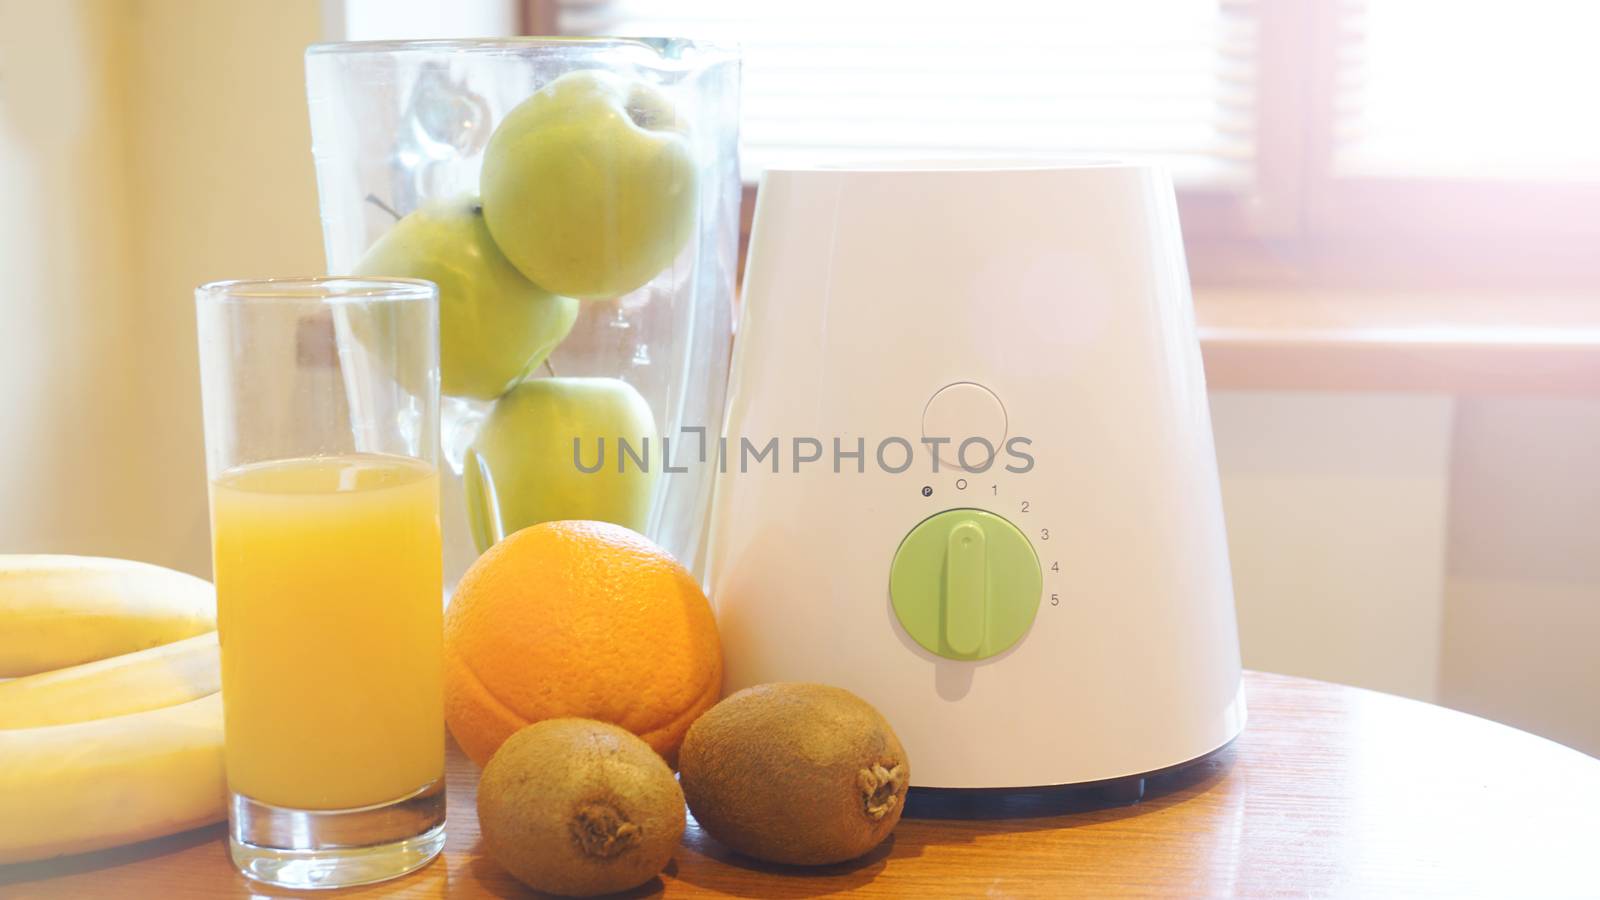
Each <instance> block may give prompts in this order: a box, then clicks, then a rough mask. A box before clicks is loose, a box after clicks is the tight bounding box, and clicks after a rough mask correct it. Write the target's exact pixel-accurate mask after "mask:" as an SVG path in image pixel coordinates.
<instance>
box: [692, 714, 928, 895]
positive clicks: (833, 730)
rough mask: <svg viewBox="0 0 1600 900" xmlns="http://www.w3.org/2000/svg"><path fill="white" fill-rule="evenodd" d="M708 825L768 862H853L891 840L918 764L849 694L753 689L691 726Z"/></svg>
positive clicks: (695, 794) (695, 801)
mask: <svg viewBox="0 0 1600 900" xmlns="http://www.w3.org/2000/svg"><path fill="white" fill-rule="evenodd" d="M678 774H679V777H680V780H681V781H682V784H683V793H684V797H685V798H686V799H687V800H688V803H689V809H690V811H692V812H693V813H694V817H695V819H696V821H698V822H699V823H700V826H701V827H702V828H704V829H705V830H706V831H707V832H708V833H709V834H710V835H711V836H712V837H714V838H716V839H717V840H718V841H720V842H721V843H722V844H724V845H726V846H727V847H729V848H730V849H732V850H735V851H737V852H739V853H742V854H744V855H745V856H749V857H752V858H754V859H759V860H763V861H765V862H774V863H784V864H787V865H801V866H815V865H828V864H831V863H839V862H845V861H847V860H851V859H855V858H856V857H858V856H861V855H862V854H864V853H866V852H867V851H869V850H871V849H872V848H873V847H876V846H877V845H878V844H879V843H881V842H882V841H883V839H884V838H886V837H888V836H889V832H891V831H893V830H894V827H895V825H896V824H898V823H899V821H900V813H901V812H902V811H903V810H904V808H905V796H906V788H907V785H908V783H909V781H910V777H911V764H910V761H909V760H908V759H907V758H906V752H905V748H904V747H902V746H901V745H900V739H899V738H898V737H896V736H895V733H894V730H893V729H892V728H890V727H889V723H888V722H887V721H885V720H884V718H883V716H882V715H880V714H879V713H878V711H877V710H875V709H873V708H872V706H871V705H870V704H868V703H867V702H866V701H865V700H862V699H861V698H860V697H857V696H856V695H854V694H852V693H850V692H849V691H846V690H843V689H841V688H836V687H829V686H827V685H821V684H809V683H802V682H784V683H777V684H763V685H757V686H755V687H751V688H746V689H744V690H742V691H739V692H738V693H735V694H733V695H731V696H729V697H728V698H727V699H725V700H723V701H722V702H721V703H719V704H717V705H716V706H714V707H712V708H711V709H710V710H709V711H707V712H706V713H705V714H704V715H702V716H701V717H700V718H699V719H697V720H695V723H694V724H693V725H691V726H690V727H689V733H688V735H687V736H686V737H685V738H684V741H683V747H682V749H681V750H679V752H678Z"/></svg>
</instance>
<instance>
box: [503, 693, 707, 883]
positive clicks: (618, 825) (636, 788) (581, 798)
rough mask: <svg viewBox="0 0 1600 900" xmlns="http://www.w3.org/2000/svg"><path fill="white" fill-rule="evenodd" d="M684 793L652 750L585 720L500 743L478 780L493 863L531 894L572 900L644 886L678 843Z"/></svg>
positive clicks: (533, 728) (548, 723)
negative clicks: (536, 891) (573, 898)
mask: <svg viewBox="0 0 1600 900" xmlns="http://www.w3.org/2000/svg"><path fill="white" fill-rule="evenodd" d="M684 824H685V821H684V811H683V791H682V789H680V788H679V787H678V782H677V780H676V779H674V778H673V777H672V770H671V769H670V768H668V767H667V764H666V762H665V761H664V760H662V758H661V757H660V756H658V755H657V754H656V752H655V751H654V750H652V749H650V745H649V744H646V743H645V742H644V741H642V740H640V739H639V738H637V737H635V736H634V735H633V734H632V733H630V732H628V731H627V730H625V729H622V728H618V727H617V726H615V725H608V724H606V723H604V722H595V721H592V720H590V719H547V720H545V721H543V722H539V723H536V724H533V725H529V726H527V727H526V728H523V729H521V730H520V731H518V732H517V733H516V734H513V735H512V736H511V737H510V738H509V739H507V740H506V742H505V743H504V744H501V745H500V749H499V750H497V751H496V752H495V754H494V756H493V757H492V758H491V759H490V760H489V764H488V765H487V766H484V769H483V775H482V776H481V777H480V778H479V781H478V825H479V827H480V828H481V829H482V831H483V842H484V844H485V846H486V847H487V849H488V851H489V855H490V856H492V857H493V858H494V860H495V861H496V862H498V863H499V864H500V865H501V866H503V867H505V869H506V871H508V872H510V873H511V874H512V875H514V876H516V878H517V880H518V881H521V882H522V883H524V884H526V885H528V886H529V887H531V888H534V889H535V890H540V891H546V892H548V893H552V894H562V895H565V896H569V897H591V896H594V895H596V894H609V893H611V892H613V891H623V890H627V889H628V888H631V887H636V886H638V885H641V884H644V883H645V882H646V881H649V880H650V879H652V878H654V877H655V876H656V875H657V874H658V873H659V872H660V871H661V869H662V868H663V867H664V866H665V865H666V864H667V861H668V860H670V859H671V858H672V854H673V851H674V850H676V849H677V846H678V842H679V841H680V840H682V839H683V828H684Z"/></svg>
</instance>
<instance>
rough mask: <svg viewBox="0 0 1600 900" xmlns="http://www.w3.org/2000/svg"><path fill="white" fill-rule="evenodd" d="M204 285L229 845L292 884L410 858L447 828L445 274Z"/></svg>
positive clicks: (330, 881)
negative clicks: (438, 282) (442, 491)
mask: <svg viewBox="0 0 1600 900" xmlns="http://www.w3.org/2000/svg"><path fill="white" fill-rule="evenodd" d="M195 303H196V308H197V315H198V324H199V335H200V364H201V387H202V394H203V399H204V403H205V431H206V468H207V472H208V474H209V476H210V480H211V539H212V558H213V567H214V578H215V581H216V587H217V606H218V630H219V632H220V635H221V639H222V699H223V707H224V719H225V734H226V744H225V751H224V753H225V757H226V762H227V773H228V791H229V794H230V805H229V815H228V821H229V826H230V834H229V838H230V849H231V851H232V856H233V861H234V863H235V865H237V866H238V867H239V870H240V871H241V872H243V873H244V874H245V875H246V876H248V877H250V878H253V879H256V880H259V881H263V882H268V883H271V884H274V885H278V886H283V887H295V888H308V887H337V886H344V885H352V884H364V883H368V882H372V881H380V880H383V879H386V878H392V877H394V876H396V875H400V874H403V873H405V872H409V871H411V870H413V869H416V868H418V867H420V866H422V865H423V864H425V863H426V862H428V860H430V859H432V858H433V857H434V856H435V855H437V854H438V852H439V849H440V848H441V847H442V846H443V843H444V814H445V795H444V741H445V738H444V712H443V699H442V697H443V673H442V654H443V651H442V646H441V643H442V616H443V596H442V574H441V558H442V557H441V550H440V532H439V476H438V470H437V462H438V450H437V448H438V445H439V336H438V335H439V332H438V328H439V325H438V315H439V313H438V293H437V290H436V289H435V288H434V286H433V285H432V284H430V283H428V282H425V281H407V280H401V279H383V280H374V279H361V278H307V279H299V280H267V281H232V282H219V283H214V284H208V285H203V286H202V287H200V288H199V289H198V290H197V291H196V292H195Z"/></svg>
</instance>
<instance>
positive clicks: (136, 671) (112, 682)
mask: <svg viewBox="0 0 1600 900" xmlns="http://www.w3.org/2000/svg"><path fill="white" fill-rule="evenodd" d="M220 657H221V654H220V651H219V648H218V646H217V633H216V632H215V631H208V632H206V633H205V634H201V635H196V636H195V637H192V638H184V639H183V640H181V641H175V642H173V643H171V644H162V645H161V646H159V647H151V648H150V649H149V650H137V651H134V652H133V653H124V654H123V655H121V656H113V657H111V658H109V659H102V660H97V661H95V662H91V663H84V664H83V665H80V666H73V667H71V668H68V669H57V670H55V671H53V672H41V673H39V674H38V675H29V676H28V677H26V678H16V679H13V680H11V681H5V682H0V728H38V727H41V726H44V725H66V724H68V723H71V722H85V721H88V720H90V719H104V718H107V717H110V716H121V715H126V714H127V713H135V712H143V711H144V710H147V709H160V708H162V707H164V706H173V705H175V704H178V703H187V702H188V701H190V700H195V699H198V698H200V697H204V696H206V695H207V694H214V693H216V692H217V691H220V690H222V661H221V658H220Z"/></svg>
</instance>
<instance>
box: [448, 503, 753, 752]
mask: <svg viewBox="0 0 1600 900" xmlns="http://www.w3.org/2000/svg"><path fill="white" fill-rule="evenodd" d="M444 639H445V640H444V658H445V680H444V684H445V722H446V723H447V724H448V725H449V726H450V733H451V734H453V735H454V736H455V739H456V742H457V743H458V744H460V745H461V749H462V750H464V751H465V752H466V754H467V756H469V757H471V758H472V760H473V762H476V763H477V764H478V765H480V766H482V765H484V764H485V763H487V762H488V761H489V757H491V756H493V755H494V751H495V750H497V749H499V747H500V745H501V744H502V743H503V742H504V741H505V740H506V739H507V738H509V737H511V735H512V734H514V733H515V732H516V731H517V730H518V729H520V728H522V727H524V726H526V725H530V724H532V723H534V722H541V721H544V720H545V719H557V718H584V719H599V720H600V721H602V722H610V723H611V724H613V725H617V726H619V727H622V728H626V729H627V730H629V731H631V732H633V733H634V734H636V735H638V736H639V737H640V738H643V739H644V741H645V743H647V744H649V745H650V746H651V747H652V748H654V749H655V751H656V752H657V753H660V754H661V755H662V756H663V757H664V758H665V759H666V760H667V762H668V763H671V764H674V765H675V764H676V760H677V755H678V745H679V744H681V743H683V736H684V733H685V732H687V731H688V730H689V725H690V724H691V723H692V722H694V720H695V718H696V717H698V716H699V715H700V714H701V713H702V712H705V711H706V710H707V709H710V708H711V706H712V705H713V704H714V703H716V701H717V698H718V697H719V696H720V695H721V692H722V643H721V641H720V640H719V639H718V637H717V625H716V619H715V618H714V617H713V615H712V613H711V604H710V603H709V602H707V601H706V595H705V594H704V593H703V592H702V591H701V590H700V585H699V584H697V583H696V582H695V580H694V577H693V576H691V575H690V574H689V572H688V570H687V569H685V568H684V567H683V566H681V565H679V564H678V561H677V560H675V559H673V558H672V556H671V555H669V554H668V553H667V552H666V551H665V550H662V549H661V548H660V547H658V546H656V545H655V544H653V543H651V542H650V541H649V540H648V539H647V538H645V537H643V536H642V535H640V534H637V533H636V532H633V531H631V530H629V529H627V528H624V527H622V526H621V525H612V524H609V523H606V522H545V523H543V524H540V525H534V526H531V527H529V528H524V529H522V530H521V531H518V532H516V533H514V534H512V535H510V536H508V537H506V538H505V539H504V540H502V541H500V543H498V544H495V545H494V546H493V547H490V548H489V550H488V551H487V552H485V553H484V554H483V555H482V556H480V557H478V561H477V562H475V563H473V564H472V568H470V569H468V570H467V574H466V575H465V576H463V577H462V579H461V583H460V584H459V585H458V586H457V587H456V592H455V596H454V597H452V598H451V600H450V606H449V607H448V608H447V609H446V610H445V619H444Z"/></svg>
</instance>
